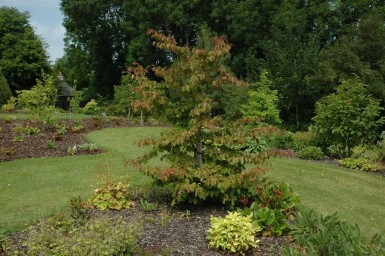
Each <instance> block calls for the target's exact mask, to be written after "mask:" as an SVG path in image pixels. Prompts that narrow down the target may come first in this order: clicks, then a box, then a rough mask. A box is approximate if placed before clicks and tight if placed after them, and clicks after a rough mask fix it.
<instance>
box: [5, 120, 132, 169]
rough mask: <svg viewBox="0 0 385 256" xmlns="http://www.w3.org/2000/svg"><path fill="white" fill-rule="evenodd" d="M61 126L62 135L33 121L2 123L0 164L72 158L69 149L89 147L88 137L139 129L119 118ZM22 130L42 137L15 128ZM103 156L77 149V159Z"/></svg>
mask: <svg viewBox="0 0 385 256" xmlns="http://www.w3.org/2000/svg"><path fill="white" fill-rule="evenodd" d="M59 125H61V126H62V127H66V133H65V134H60V133H59V132H58V129H55V128H47V127H46V126H44V125H43V124H41V123H37V122H34V121H30V120H28V121H27V120H12V121H9V120H0V127H1V130H0V162H4V161H12V160H15V159H22V158H41V157H61V156H68V155H70V154H71V153H69V152H68V148H70V147H74V146H75V145H82V144H84V143H86V140H85V137H84V136H85V134H86V133H89V132H91V131H94V130H100V129H103V128H109V127H133V126H138V125H137V124H135V123H130V122H129V121H127V120H125V119H117V118H115V119H103V118H91V119H86V120H83V121H74V120H61V121H59ZM20 126H22V127H32V128H38V129H39V130H40V133H39V134H35V135H25V134H24V135H23V134H21V133H20V132H17V131H15V128H16V127H20ZM79 128H82V129H79ZM16 130H17V128H16ZM101 152H102V150H101V149H96V150H82V149H78V150H77V152H76V155H84V154H88V155H90V154H99V153H101Z"/></svg>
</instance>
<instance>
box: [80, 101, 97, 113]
mask: <svg viewBox="0 0 385 256" xmlns="http://www.w3.org/2000/svg"><path fill="white" fill-rule="evenodd" d="M83 113H84V114H86V115H96V114H98V113H99V106H98V103H97V102H96V100H94V99H92V100H90V101H89V102H88V103H87V104H86V105H85V106H84V109H83Z"/></svg>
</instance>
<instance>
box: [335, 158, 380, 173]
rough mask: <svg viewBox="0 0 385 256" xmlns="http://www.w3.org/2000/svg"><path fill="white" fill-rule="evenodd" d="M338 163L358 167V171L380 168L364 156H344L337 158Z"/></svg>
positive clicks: (353, 167) (374, 170)
mask: <svg viewBox="0 0 385 256" xmlns="http://www.w3.org/2000/svg"><path fill="white" fill-rule="evenodd" d="M338 163H339V165H341V166H343V167H346V168H351V169H358V170H360V171H367V172H376V171H378V170H380V167H379V166H378V164H377V163H375V162H372V161H370V160H368V159H365V158H357V159H355V158H344V159H341V160H339V161H338Z"/></svg>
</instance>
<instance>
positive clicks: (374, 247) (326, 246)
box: [282, 211, 385, 256]
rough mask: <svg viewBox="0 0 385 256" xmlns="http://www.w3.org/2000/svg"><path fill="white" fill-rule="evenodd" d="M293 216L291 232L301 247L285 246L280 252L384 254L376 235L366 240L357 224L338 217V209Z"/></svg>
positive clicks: (293, 253)
mask: <svg viewBox="0 0 385 256" xmlns="http://www.w3.org/2000/svg"><path fill="white" fill-rule="evenodd" d="M296 220H297V221H296V223H295V225H292V226H291V231H290V234H291V235H292V236H293V238H294V241H295V243H296V244H297V245H298V247H300V249H299V250H297V249H296V248H291V249H289V248H286V249H285V250H284V251H283V253H282V255H285V256H288V255H383V252H384V251H385V241H384V240H383V239H382V238H381V237H380V236H379V235H374V236H373V237H372V238H371V239H370V240H367V239H366V238H365V236H364V235H363V234H362V233H361V231H360V229H359V227H358V225H357V224H356V225H354V226H353V225H351V224H349V223H347V222H344V221H341V220H340V218H339V216H338V214H337V213H334V214H333V215H328V216H322V215H321V216H319V215H318V214H316V213H315V212H314V211H310V212H302V213H299V214H298V216H297V218H296Z"/></svg>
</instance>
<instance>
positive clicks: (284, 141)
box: [268, 130, 294, 149]
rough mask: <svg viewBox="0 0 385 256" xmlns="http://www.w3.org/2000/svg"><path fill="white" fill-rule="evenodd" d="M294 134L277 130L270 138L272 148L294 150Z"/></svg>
mask: <svg viewBox="0 0 385 256" xmlns="http://www.w3.org/2000/svg"><path fill="white" fill-rule="evenodd" d="M293 137H294V134H293V133H292V132H289V131H282V130H277V131H276V132H274V133H273V134H272V135H271V136H270V137H268V142H269V145H270V147H272V148H278V149H290V148H293V143H294V138H293Z"/></svg>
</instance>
